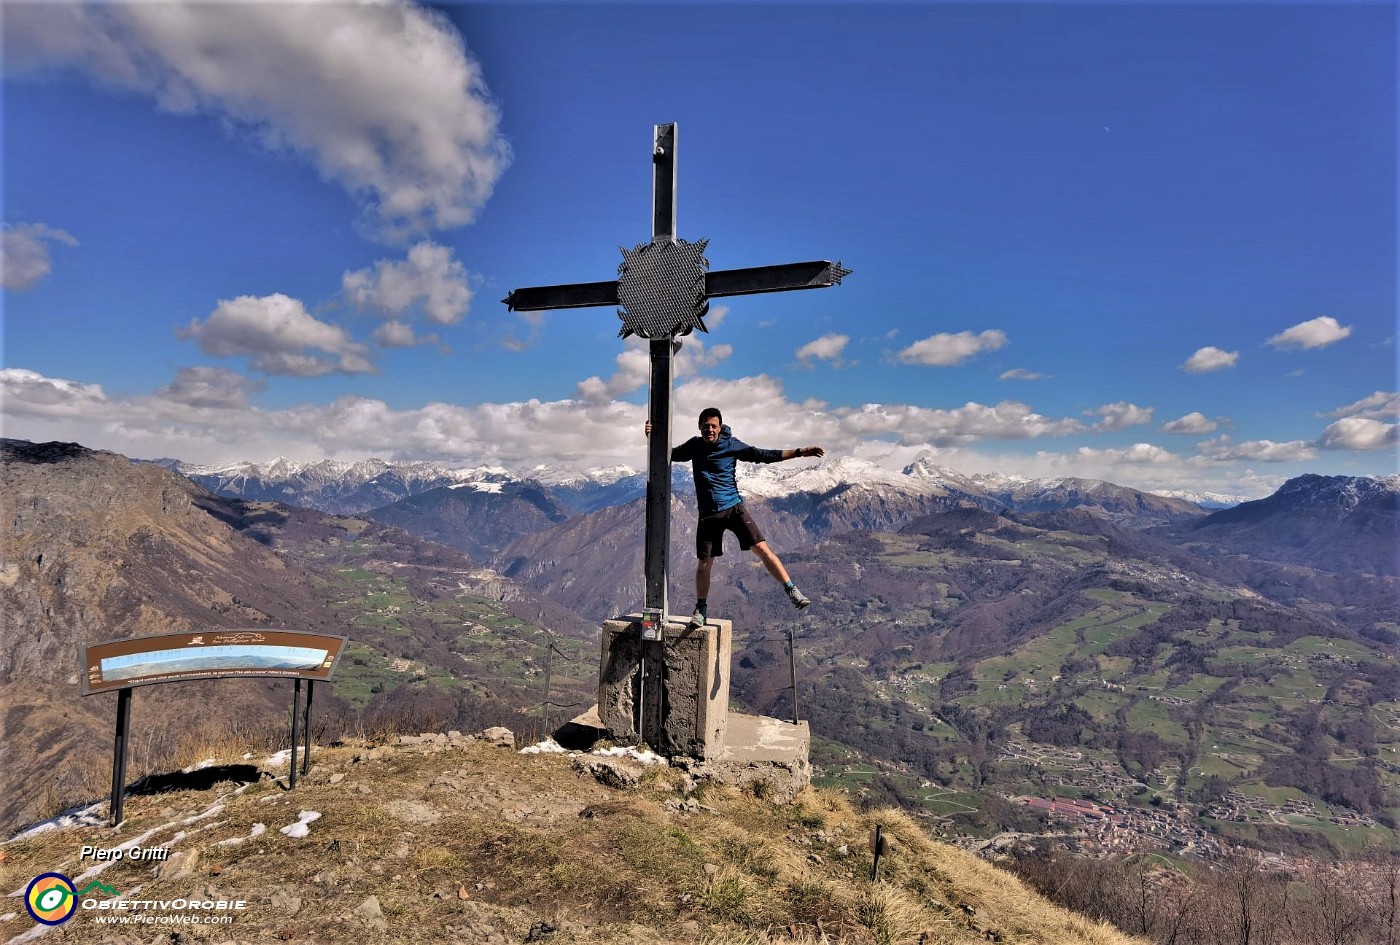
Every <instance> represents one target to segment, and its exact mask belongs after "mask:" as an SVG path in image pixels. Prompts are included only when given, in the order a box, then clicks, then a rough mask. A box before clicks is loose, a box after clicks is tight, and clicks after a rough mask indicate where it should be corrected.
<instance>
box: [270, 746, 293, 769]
mask: <svg viewBox="0 0 1400 945" xmlns="http://www.w3.org/2000/svg"><path fill="white" fill-rule="evenodd" d="M291 757H292V750H291V749H290V748H283V749H282V750H281V751H279V752H278V753H277V754H275V755H269V756H268V757H267V758H266V759H265V760H264V761H263V764H265V765H284V764H286V763H287V762H288V761H290V760H291Z"/></svg>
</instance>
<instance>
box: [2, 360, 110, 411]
mask: <svg viewBox="0 0 1400 945" xmlns="http://www.w3.org/2000/svg"><path fill="white" fill-rule="evenodd" d="M0 391H2V392H3V393H4V396H3V397H0V404H3V406H4V409H5V412H6V413H7V414H12V415H15V416H23V417H48V418H59V417H81V416H84V415H86V414H87V413H89V412H90V411H91V410H92V409H93V408H95V407H97V406H99V405H101V404H103V403H105V402H106V400H107V395H106V394H105V393H104V392H103V390H102V386H101V385H100V384H82V383H79V382H77V381H70V380H65V379H64V378H59V377H45V376H44V375H42V374H39V373H38V372H36V371H27V370H24V369H23V368H0Z"/></svg>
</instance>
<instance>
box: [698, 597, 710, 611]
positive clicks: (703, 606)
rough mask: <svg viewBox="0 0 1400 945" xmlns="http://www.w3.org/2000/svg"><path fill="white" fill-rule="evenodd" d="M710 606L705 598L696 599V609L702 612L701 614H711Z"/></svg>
mask: <svg viewBox="0 0 1400 945" xmlns="http://www.w3.org/2000/svg"><path fill="white" fill-rule="evenodd" d="M709 606H710V605H709V604H708V603H706V601H705V598H703V597H697V598H695V609H696V610H698V611H700V613H702V614H707V613H709V612H710V611H709Z"/></svg>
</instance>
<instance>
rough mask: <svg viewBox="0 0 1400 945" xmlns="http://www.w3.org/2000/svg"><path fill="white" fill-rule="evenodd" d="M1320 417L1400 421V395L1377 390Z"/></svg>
mask: <svg viewBox="0 0 1400 945" xmlns="http://www.w3.org/2000/svg"><path fill="white" fill-rule="evenodd" d="M1318 416H1320V417H1367V418H1369V419H1371V420H1400V393H1395V392H1394V391H1383V390H1378V391H1376V392H1375V393H1374V394H1370V395H1369V396H1366V397H1362V398H1361V399H1360V400H1358V401H1357V402H1356V403H1354V404H1347V405H1346V406H1345V407H1338V408H1337V409H1336V410H1333V411H1332V412H1331V413H1323V414H1318Z"/></svg>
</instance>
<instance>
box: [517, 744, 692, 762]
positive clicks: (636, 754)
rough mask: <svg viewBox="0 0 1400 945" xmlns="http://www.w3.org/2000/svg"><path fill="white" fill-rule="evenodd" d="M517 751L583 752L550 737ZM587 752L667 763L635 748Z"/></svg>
mask: <svg viewBox="0 0 1400 945" xmlns="http://www.w3.org/2000/svg"><path fill="white" fill-rule="evenodd" d="M519 753H520V754H522V755H573V756H575V757H577V756H578V755H581V754H584V752H581V751H571V750H569V749H568V748H564V747H563V746H561V745H560V744H559V743H558V742H556V741H555V740H554V739H552V738H546V739H545V740H544V741H542V742H538V743H536V744H534V745H526V746H525V747H524V748H522V749H520V752H519ZM588 754H590V755H601V756H602V757H604V758H631V759H633V760H634V761H640V762H641V763H642V764H644V765H657V764H663V765H664V764H668V762H667V761H666V759H665V758H663V757H661V756H660V755H658V754H656V753H655V752H653V751H645V750H641V751H639V750H638V749H636V748H622V747H617V748H598V749H595V750H594V751H590V752H588Z"/></svg>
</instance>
